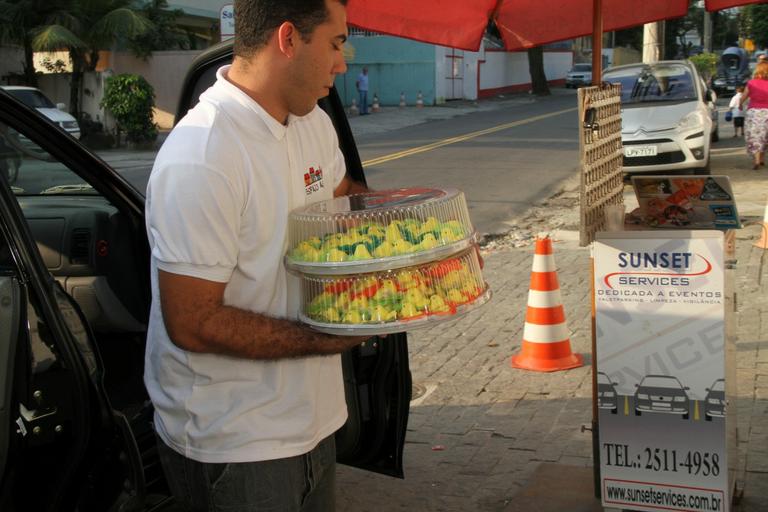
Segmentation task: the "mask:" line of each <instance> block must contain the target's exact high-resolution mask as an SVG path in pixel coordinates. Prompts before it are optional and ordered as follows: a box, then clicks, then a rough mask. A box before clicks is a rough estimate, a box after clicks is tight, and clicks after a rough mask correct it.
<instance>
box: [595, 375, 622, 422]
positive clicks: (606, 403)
mask: <svg viewBox="0 0 768 512" xmlns="http://www.w3.org/2000/svg"><path fill="white" fill-rule="evenodd" d="M597 407H598V408H599V409H607V410H609V411H611V414H617V413H618V411H619V396H618V395H617V394H616V383H615V382H613V381H612V380H611V378H610V377H608V375H607V374H605V373H604V372H597Z"/></svg>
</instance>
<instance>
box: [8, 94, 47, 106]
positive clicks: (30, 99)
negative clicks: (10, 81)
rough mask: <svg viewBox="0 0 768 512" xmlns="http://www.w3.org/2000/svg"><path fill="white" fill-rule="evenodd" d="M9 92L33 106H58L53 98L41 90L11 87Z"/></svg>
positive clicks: (27, 104)
mask: <svg viewBox="0 0 768 512" xmlns="http://www.w3.org/2000/svg"><path fill="white" fill-rule="evenodd" d="M8 93H9V94H10V95H11V96H13V97H14V98H16V99H17V100H19V101H20V102H22V103H23V104H25V105H26V106H28V107H31V108H56V105H54V104H53V102H52V101H51V100H49V99H48V98H46V97H45V95H44V94H43V93H42V92H40V91H35V90H29V89H10V90H8Z"/></svg>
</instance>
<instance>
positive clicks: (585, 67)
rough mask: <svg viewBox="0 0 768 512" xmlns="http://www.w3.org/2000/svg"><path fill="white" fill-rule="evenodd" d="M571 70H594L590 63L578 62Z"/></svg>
mask: <svg viewBox="0 0 768 512" xmlns="http://www.w3.org/2000/svg"><path fill="white" fill-rule="evenodd" d="M571 71H592V66H590V65H589V64H576V65H575V66H573V69H571Z"/></svg>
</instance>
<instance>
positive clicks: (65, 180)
mask: <svg viewBox="0 0 768 512" xmlns="http://www.w3.org/2000/svg"><path fill="white" fill-rule="evenodd" d="M0 173H2V174H3V175H4V176H5V178H6V179H7V180H8V183H9V184H10V185H11V190H12V191H13V193H14V194H15V195H17V196H40V195H52V194H66V195H92V194H94V193H95V192H94V190H93V188H92V187H91V186H90V185H88V184H87V183H86V182H85V181H84V180H83V179H82V178H80V177H79V176H78V175H77V174H75V173H74V172H72V171H71V170H70V169H69V168H68V167H66V166H65V165H63V164H62V163H60V162H59V161H58V160H56V159H55V158H52V157H51V155H50V154H48V152H46V151H45V150H43V149H42V148H41V147H40V146H39V145H37V144H36V143H35V142H33V141H31V140H30V139H28V138H27V137H25V136H24V135H22V134H20V133H19V132H17V131H16V130H14V129H13V128H11V127H9V126H8V125H6V124H3V123H0Z"/></svg>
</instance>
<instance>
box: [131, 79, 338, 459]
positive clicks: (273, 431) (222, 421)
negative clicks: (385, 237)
mask: <svg viewBox="0 0 768 512" xmlns="http://www.w3.org/2000/svg"><path fill="white" fill-rule="evenodd" d="M227 69H228V66H225V67H223V68H221V69H219V71H218V73H217V78H218V80H217V82H216V83H215V84H214V85H213V86H212V87H211V88H209V89H208V90H207V91H205V92H204V93H203V94H202V95H201V96H200V102H199V103H198V104H197V106H195V107H194V108H193V109H192V110H190V111H189V113H188V114H187V115H186V116H185V117H184V119H182V120H181V122H179V124H178V125H177V126H176V128H174V130H173V131H172V132H171V134H170V135H169V136H168V139H167V140H166V142H165V144H163V147H162V149H161V150H160V152H159V154H158V156H157V159H156V160H155V165H154V167H153V169H152V173H151V175H150V178H149V184H148V186H147V200H146V223H147V234H148V237H149V244H150V247H151V250H152V259H151V267H152V268H151V277H152V298H153V300H152V308H151V312H150V320H149V331H148V334H147V350H146V369H145V375H144V382H145V384H146V387H147V390H148V391H149V395H150V397H151V399H152V402H153V404H154V406H155V428H156V430H157V433H158V435H159V436H160V437H161V438H162V439H163V441H165V442H166V443H167V444H168V445H169V446H170V447H172V448H173V449H175V450H176V451H178V452H179V453H182V454H184V455H185V456H187V457H188V458H191V459H195V460H198V461H202V462H217V463H221V462H248V461H258V460H269V459H276V458H283V457H291V456H295V455H300V454H302V453H306V452H308V451H309V450H311V449H312V448H314V447H315V446H316V445H317V443H318V442H319V441H320V440H321V439H323V438H324V437H326V436H328V435H330V434H332V433H333V432H335V431H336V430H337V429H338V428H340V427H341V426H342V425H343V424H344V422H345V421H346V418H347V409H346V402H345V400H344V386H343V379H342V372H341V358H340V356H338V355H334V356H316V357H307V358H298V359H283V360H278V361H254V360H248V359H241V358H235V357H226V356H221V355H214V354H200V353H192V352H187V351H184V350H182V349H180V348H178V347H177V346H176V345H174V344H173V343H172V342H171V341H170V339H169V338H168V333H167V332H166V330H165V326H164V324H163V319H162V312H161V310H160V300H159V294H158V284H157V269H158V268H159V269H162V270H164V271H167V272H171V273H174V274H183V275H187V276H193V277H198V278H202V279H207V280H210V281H216V282H222V283H227V286H226V288H225V290H224V302H225V304H227V305H229V306H234V307H238V308H241V309H245V310H250V311H254V312H258V313H263V314H265V315H269V316H273V317H280V318H290V319H295V318H296V317H297V313H298V305H299V300H300V298H299V296H298V292H299V289H298V280H297V279H296V278H295V277H294V276H290V275H288V274H286V271H285V267H284V266H283V255H284V254H285V251H286V249H287V236H286V235H287V224H288V212H289V211H291V210H293V209H295V208H298V207H300V206H303V205H305V204H309V203H312V202H316V201H320V200H323V199H330V198H332V197H333V190H334V189H335V188H336V186H338V184H339V183H341V181H342V179H343V177H344V173H345V165H344V157H343V156H342V154H341V151H340V150H339V148H338V140H337V137H336V133H335V131H334V128H333V125H332V124H331V121H330V119H329V118H328V116H327V115H326V114H325V112H323V111H322V110H321V109H320V108H315V109H314V110H313V111H312V112H311V113H309V114H307V115H306V116H303V117H296V116H290V117H289V119H288V123H287V124H286V125H283V124H281V123H279V122H278V121H276V120H275V119H274V118H272V117H271V116H270V115H269V114H268V113H267V112H266V111H265V110H264V109H262V108H261V106H259V105H258V104H257V103H256V102H255V101H254V100H253V99H251V98H250V97H249V96H248V95H246V94H245V93H244V92H242V91H241V90H240V89H238V88H237V87H236V86H234V85H233V84H232V83H230V82H229V81H227V79H226V78H225V76H226V72H227Z"/></svg>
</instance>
